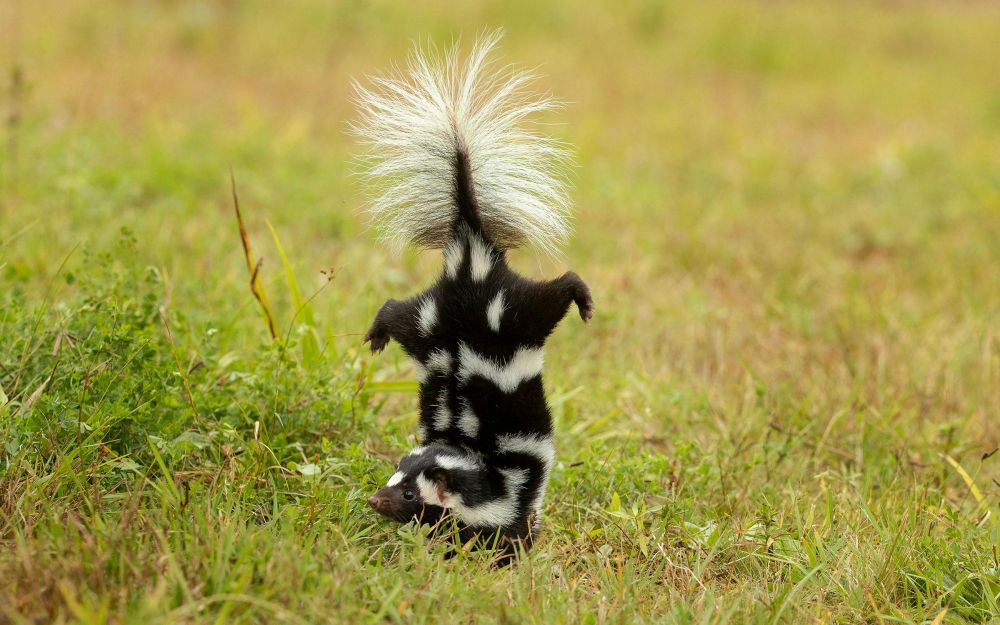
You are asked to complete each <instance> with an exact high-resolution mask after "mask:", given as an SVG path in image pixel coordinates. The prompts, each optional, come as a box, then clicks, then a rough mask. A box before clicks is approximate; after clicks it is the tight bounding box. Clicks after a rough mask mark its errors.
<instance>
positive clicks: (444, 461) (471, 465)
mask: <svg viewBox="0 0 1000 625" xmlns="http://www.w3.org/2000/svg"><path fill="white" fill-rule="evenodd" d="M435 460H436V461H437V465H438V466H439V467H441V468H442V469H449V470H451V469H461V470H463V471H475V470H477V469H480V468H482V467H480V466H479V463H477V462H475V461H474V460H473V459H471V458H469V457H467V456H451V455H441V456H438V457H437V458H435Z"/></svg>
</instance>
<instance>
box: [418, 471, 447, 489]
mask: <svg viewBox="0 0 1000 625" xmlns="http://www.w3.org/2000/svg"><path fill="white" fill-rule="evenodd" d="M424 474H425V475H426V476H427V479H429V480H431V481H432V482H434V484H435V485H436V486H437V487H438V488H446V489H447V488H450V486H451V473H450V472H449V471H448V469H445V468H443V467H434V468H431V469H428V470H426V471H424Z"/></svg>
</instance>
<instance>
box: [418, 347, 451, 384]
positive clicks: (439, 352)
mask: <svg viewBox="0 0 1000 625" xmlns="http://www.w3.org/2000/svg"><path fill="white" fill-rule="evenodd" d="M424 366H425V367H427V369H428V370H430V371H437V372H440V373H451V354H449V353H448V351H447V350H444V349H435V350H434V351H432V352H431V353H430V354H429V355H428V356H427V362H426V363H425V365H424ZM424 377H425V378H426V374H425V376H424Z"/></svg>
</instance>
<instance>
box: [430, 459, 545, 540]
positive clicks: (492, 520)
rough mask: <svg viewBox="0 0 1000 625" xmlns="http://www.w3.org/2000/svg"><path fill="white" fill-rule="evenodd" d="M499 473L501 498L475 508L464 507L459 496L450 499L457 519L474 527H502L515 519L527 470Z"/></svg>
mask: <svg viewBox="0 0 1000 625" xmlns="http://www.w3.org/2000/svg"><path fill="white" fill-rule="evenodd" d="M500 473H502V474H503V476H504V491H505V492H504V495H503V497H500V498H499V499H495V500H493V501H488V502H486V503H482V504H479V505H476V506H466V505H465V504H464V503H463V502H462V496H461V494H456V495H454V496H453V497H451V498H450V499H451V506H450V507H451V509H452V510H454V512H455V514H456V515H457V516H458V518H460V519H462V521H464V522H465V523H468V524H469V525H471V526H474V527H502V526H504V525H509V524H510V523H512V522H513V521H514V520H515V519H516V518H517V512H518V510H517V499H518V496H519V495H520V492H521V489H522V488H524V483H525V482H526V481H528V470H527V469H500ZM417 479H418V480H419V478H417Z"/></svg>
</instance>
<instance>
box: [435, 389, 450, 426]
mask: <svg viewBox="0 0 1000 625" xmlns="http://www.w3.org/2000/svg"><path fill="white" fill-rule="evenodd" d="M451 419H452V415H451V410H449V409H448V389H446V388H443V389H441V392H440V393H438V398H437V409H436V410H435V411H434V429H435V430H436V431H438V432H441V431H443V430H447V429H448V428H450V427H451Z"/></svg>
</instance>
